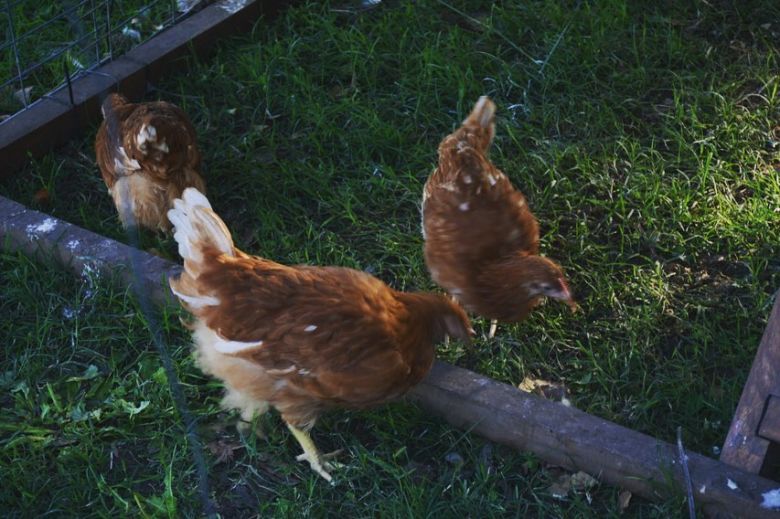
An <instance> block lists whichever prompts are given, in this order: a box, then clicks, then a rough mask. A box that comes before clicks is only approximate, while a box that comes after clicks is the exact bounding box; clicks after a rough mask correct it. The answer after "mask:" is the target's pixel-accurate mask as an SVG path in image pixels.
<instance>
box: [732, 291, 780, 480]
mask: <svg viewBox="0 0 780 519" xmlns="http://www.w3.org/2000/svg"><path fill="white" fill-rule="evenodd" d="M771 394H776V395H780V297H776V298H775V304H774V307H773V308H772V313H771V315H770V317H769V322H768V323H767V327H766V330H764V335H763V337H762V338H761V343H760V344H759V346H758V351H757V352H756V357H755V359H754V360H753V367H752V368H751V369H750V374H749V375H748V379H747V382H746V383H745V388H744V389H743V390H742V396H741V398H740V399H739V404H738V405H737V412H736V413H734V418H733V419H732V422H731V427H730V428H729V433H728V436H727V437H726V441H725V442H724V444H723V449H722V450H721V454H720V459H721V461H723V462H724V463H728V464H729V465H732V466H734V467H739V468H741V469H743V470H746V471H748V472H752V473H754V474H761V473H762V469H764V466H765V464H764V461H765V458H766V457H767V452H768V451H769V446H770V442H769V440H767V439H766V438H761V437H760V436H758V434H757V431H758V427H759V424H760V422H761V417H762V416H763V414H764V408H765V406H766V401H767V398H768V397H769V395H771Z"/></svg>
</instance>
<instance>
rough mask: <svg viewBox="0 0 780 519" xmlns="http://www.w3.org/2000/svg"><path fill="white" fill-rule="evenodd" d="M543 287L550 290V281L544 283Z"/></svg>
mask: <svg viewBox="0 0 780 519" xmlns="http://www.w3.org/2000/svg"><path fill="white" fill-rule="evenodd" d="M541 287H542V290H550V284H549V283H542V285H541Z"/></svg>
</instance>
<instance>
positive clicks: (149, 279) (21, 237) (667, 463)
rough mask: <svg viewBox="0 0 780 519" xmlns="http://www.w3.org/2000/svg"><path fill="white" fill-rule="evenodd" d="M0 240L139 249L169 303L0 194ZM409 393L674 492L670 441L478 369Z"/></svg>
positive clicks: (48, 254) (736, 510) (751, 489)
mask: <svg viewBox="0 0 780 519" xmlns="http://www.w3.org/2000/svg"><path fill="white" fill-rule="evenodd" d="M0 241H1V242H2V244H3V247H4V248H5V249H6V250H21V251H24V252H25V253H27V254H30V255H33V256H35V255H38V256H39V257H40V256H41V255H42V256H43V257H44V258H54V259H55V260H57V261H59V262H60V263H62V264H63V265H65V266H67V267H68V268H70V269H72V270H74V271H75V272H77V273H81V272H83V269H84V266H85V265H90V266H91V267H92V268H94V269H97V270H106V271H108V270H110V271H112V272H118V273H119V274H120V278H121V279H122V280H124V281H125V282H130V280H131V279H132V276H131V275H130V272H128V270H127V267H126V265H128V264H129V260H128V258H129V256H130V255H131V254H136V255H140V256H141V261H140V263H139V264H140V265H141V266H142V269H143V270H144V272H143V273H142V276H141V278H142V280H143V283H144V284H145V285H146V286H145V290H148V291H149V293H150V294H151V295H152V296H153V298H154V299H155V300H157V301H166V300H172V297H171V295H170V291H169V289H168V284H167V282H165V279H166V278H167V276H170V275H175V274H176V273H178V272H179V270H180V269H179V267H178V266H177V265H175V264H173V263H172V262H169V261H166V260H163V259H161V258H157V257H155V256H151V255H149V254H146V253H144V252H141V251H136V250H135V249H132V248H131V247H128V246H126V245H123V244H120V243H117V242H115V241H113V240H109V239H107V238H104V237H102V236H99V235H97V234H95V233H92V232H90V231H87V230H84V229H81V228H79V227H77V226H75V225H72V224H69V223H67V222H64V221H62V220H58V219H56V218H53V217H51V216H48V215H46V214H43V213H40V212H37V211H33V210H30V209H27V208H25V207H24V206H22V205H20V204H18V203H16V202H13V201H11V200H8V199H5V198H2V197H0ZM411 398H412V399H413V400H415V401H416V402H418V403H419V405H421V406H422V407H424V408H426V409H428V410H430V411H431V412H432V413H435V414H437V415H439V416H442V417H443V418H444V419H445V420H447V421H448V422H450V423H451V424H452V425H454V426H455V427H458V428H462V429H465V430H468V431H473V432H475V433H477V434H479V435H482V436H484V437H486V438H488V439H490V440H492V441H495V442H498V443H501V444H504V445H508V446H510V447H513V448H515V449H518V450H522V451H530V452H533V453H535V454H536V455H538V456H539V457H540V458H541V459H543V460H545V461H547V462H549V463H554V464H556V465H561V466H563V467H566V468H569V469H572V470H583V471H585V472H588V473H590V474H592V475H593V476H595V477H597V478H600V479H601V480H603V481H605V482H607V483H610V484H614V485H619V486H621V487H623V488H626V489H628V490H631V491H632V492H634V493H635V494H637V495H640V496H643V497H646V498H648V499H659V498H662V497H666V496H669V495H680V496H682V495H683V494H682V491H681V488H682V487H681V486H680V481H681V477H682V470H681V466H680V464H679V460H678V459H677V453H676V449H675V447H674V446H672V445H670V444H668V443H666V442H663V441H660V440H657V439H655V438H652V437H650V436H647V435H645V434H642V433H639V432H636V431H632V430H631V429H627V428H625V427H622V426H620V425H617V424H614V423H612V422H609V421H607V420H604V419H602V418H598V417H596V416H592V415H589V414H587V413H585V412H583V411H580V410H577V409H574V408H571V407H567V406H564V405H563V404H560V403H557V402H552V401H549V400H545V399H543V398H540V397H537V396H535V395H532V394H528V393H525V392H522V391H520V390H518V389H516V388H514V387H512V386H510V385H507V384H502V383H499V382H496V381H494V380H491V379H490V378H487V377H483V376H482V375H479V374H477V373H473V372H471V371H468V370H465V369H462V368H458V367H456V366H452V365H449V364H446V363H444V362H440V361H437V362H436V363H435V364H434V366H433V369H432V370H431V373H430V374H429V375H428V377H427V378H426V379H425V380H424V381H423V382H422V383H421V384H420V385H419V386H417V387H416V388H415V389H414V390H413V391H412V393H411ZM688 464H689V468H690V473H691V478H692V481H693V488H694V492H695V499H696V502H697V504H699V505H704V506H706V505H709V506H711V507H712V509H714V510H716V511H718V512H720V513H728V514H732V515H733V516H736V517H759V518H760V517H778V516H780V506H778V507H777V508H766V507H765V506H762V505H763V504H764V503H767V502H771V498H772V497H773V496H774V495H775V493H776V494H778V495H779V496H780V483H777V482H773V481H770V480H768V479H765V478H762V477H760V476H757V475H755V474H751V473H749V472H746V471H744V470H741V469H739V468H736V467H731V466H729V465H726V464H724V463H721V462H719V461H717V460H714V459H711V458H707V457H705V456H702V455H700V454H695V453H688ZM767 498H769V499H770V501H766V499H767Z"/></svg>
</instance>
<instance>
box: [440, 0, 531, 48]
mask: <svg viewBox="0 0 780 519" xmlns="http://www.w3.org/2000/svg"><path fill="white" fill-rule="evenodd" d="M439 3H440V4H441V5H443V6H444V7H446V8H447V9H449V10H450V11H452V12H454V13H457V14H459V15H461V16H462V17H464V18H466V19H467V20H468V21H470V22H472V23H475V24H477V25H479V26H480V27H482V28H484V29H485V30H486V31H490V32H492V33H494V34H495V35H496V36H498V37H499V38H501V39H502V40H504V41H505V42H507V43H508V44H509V45H510V46H511V47H512V48H513V49H515V50H516V51H517V52H519V53H520V54H522V55H523V56H525V57H526V58H528V59H530V60H531V61H532V62H533V63H537V60H536V59H535V58H534V57H533V56H531V55H530V54H528V53H527V52H526V51H524V50H523V49H522V48H521V47H520V46H519V45H518V44H517V43H515V42H513V41H512V40H510V39H509V38H507V37H506V36H504V35H503V34H502V33H501V32H500V31H497V30H496V29H495V28H493V27H492V26H491V25H487V24H485V23H482V22H481V21H479V20H477V19H476V18H474V17H473V16H470V15H469V14H468V13H464V12H463V11H461V10H460V9H458V8H457V7H455V6H454V5H450V4H448V3H447V2H445V1H444V0H439Z"/></svg>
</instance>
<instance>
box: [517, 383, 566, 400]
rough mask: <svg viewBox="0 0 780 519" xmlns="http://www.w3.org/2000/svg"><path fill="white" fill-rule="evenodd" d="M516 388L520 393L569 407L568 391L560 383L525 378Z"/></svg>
mask: <svg viewBox="0 0 780 519" xmlns="http://www.w3.org/2000/svg"><path fill="white" fill-rule="evenodd" d="M517 388H518V389H519V390H520V391H525V392H526V393H533V394H535V395H539V396H541V397H543V398H546V399H547V400H553V401H555V402H560V403H562V404H563V405H565V406H567V407H571V401H570V400H569V389H568V388H567V387H566V385H565V384H563V383H562V382H549V381H547V380H542V379H538V378H532V377H525V378H524V379H523V381H522V382H520V384H519V385H518V386H517Z"/></svg>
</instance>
